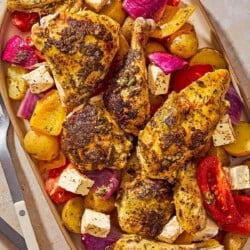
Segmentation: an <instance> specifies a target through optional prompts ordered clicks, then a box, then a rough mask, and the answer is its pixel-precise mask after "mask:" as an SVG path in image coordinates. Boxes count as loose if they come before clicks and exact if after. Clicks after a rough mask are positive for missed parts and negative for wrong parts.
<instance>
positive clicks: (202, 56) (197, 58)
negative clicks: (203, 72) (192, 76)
mask: <svg viewBox="0 0 250 250" xmlns="http://www.w3.org/2000/svg"><path fill="white" fill-rule="evenodd" d="M195 64H210V65H212V66H213V67H214V68H215V69H227V62H226V60H225V58H224V57H223V55H222V54H221V52H219V51H218V50H215V49H211V48H202V49H200V50H198V51H197V53H196V54H194V55H193V57H192V58H191V59H190V61H189V65H190V66H191V65H195Z"/></svg>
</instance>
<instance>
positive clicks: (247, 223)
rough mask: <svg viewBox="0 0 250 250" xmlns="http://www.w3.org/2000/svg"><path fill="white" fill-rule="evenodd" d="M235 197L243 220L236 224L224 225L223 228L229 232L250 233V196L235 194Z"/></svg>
mask: <svg viewBox="0 0 250 250" xmlns="http://www.w3.org/2000/svg"><path fill="white" fill-rule="evenodd" d="M233 198H234V200H235V203H236V206H237V208H238V211H239V213H240V215H241V220H240V221H239V222H238V223H235V224H226V225H223V229H224V230H225V231H228V232H234V233H240V234H250V197H248V196H245V195H234V196H233Z"/></svg>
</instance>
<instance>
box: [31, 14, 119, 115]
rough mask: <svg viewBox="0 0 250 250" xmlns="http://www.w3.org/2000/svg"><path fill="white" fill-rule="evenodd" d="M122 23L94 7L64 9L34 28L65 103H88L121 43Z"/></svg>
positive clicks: (69, 104)
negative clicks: (94, 9)
mask: <svg viewBox="0 0 250 250" xmlns="http://www.w3.org/2000/svg"><path fill="white" fill-rule="evenodd" d="M118 33H119V25H118V24H117V23H116V22H115V21H113V20H112V19H111V18H109V17H107V16H104V15H98V14H96V13H94V12H91V11H84V10H83V11H79V12H77V13H69V12H66V11H65V12H60V13H56V14H55V15H49V16H46V17H44V18H43V19H41V22H40V25H39V24H36V25H34V26H33V28H32V34H31V37H32V41H33V42H34V44H35V46H36V47H37V49H38V50H40V51H41V52H42V53H43V54H44V56H45V58H46V61H47V62H48V64H49V67H50V69H51V71H52V73H53V76H54V78H55V82H56V86H57V89H58V90H59V94H60V98H61V100H62V103H63V104H64V105H65V106H66V107H67V108H68V109H69V110H71V109H72V108H74V107H76V106H78V105H80V104H82V103H86V102H87V100H88V99H89V97H90V96H91V95H92V94H93V92H94V90H95V87H96V85H97V82H98V81H100V80H102V79H103V78H104V77H105V75H106V74H107V72H108V69H109V67H110V64H111V62H112V60H113V58H114V56H115V54H116V52H117V50H118V47H119V34H118Z"/></svg>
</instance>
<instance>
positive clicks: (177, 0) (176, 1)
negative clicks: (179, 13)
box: [168, 0, 180, 6]
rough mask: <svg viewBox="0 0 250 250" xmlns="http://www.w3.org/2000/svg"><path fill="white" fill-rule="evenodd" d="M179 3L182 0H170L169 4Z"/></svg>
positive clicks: (175, 4) (176, 4)
mask: <svg viewBox="0 0 250 250" xmlns="http://www.w3.org/2000/svg"><path fill="white" fill-rule="evenodd" d="M179 3H180V0H168V5H172V6H178V5H179Z"/></svg>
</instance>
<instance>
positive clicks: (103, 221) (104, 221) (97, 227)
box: [81, 208, 110, 238]
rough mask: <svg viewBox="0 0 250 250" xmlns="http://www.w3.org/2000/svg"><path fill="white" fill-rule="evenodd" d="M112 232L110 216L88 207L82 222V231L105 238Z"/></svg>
mask: <svg viewBox="0 0 250 250" xmlns="http://www.w3.org/2000/svg"><path fill="white" fill-rule="evenodd" d="M109 232H110V216H109V215H107V214H104V213H100V212H96V211H94V210H91V209H88V208H86V209H85V211H84V213H83V216H82V222H81V233H87V234H90V235H93V236H96V237H101V238H105V237H106V236H107V235H108V234H109Z"/></svg>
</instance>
